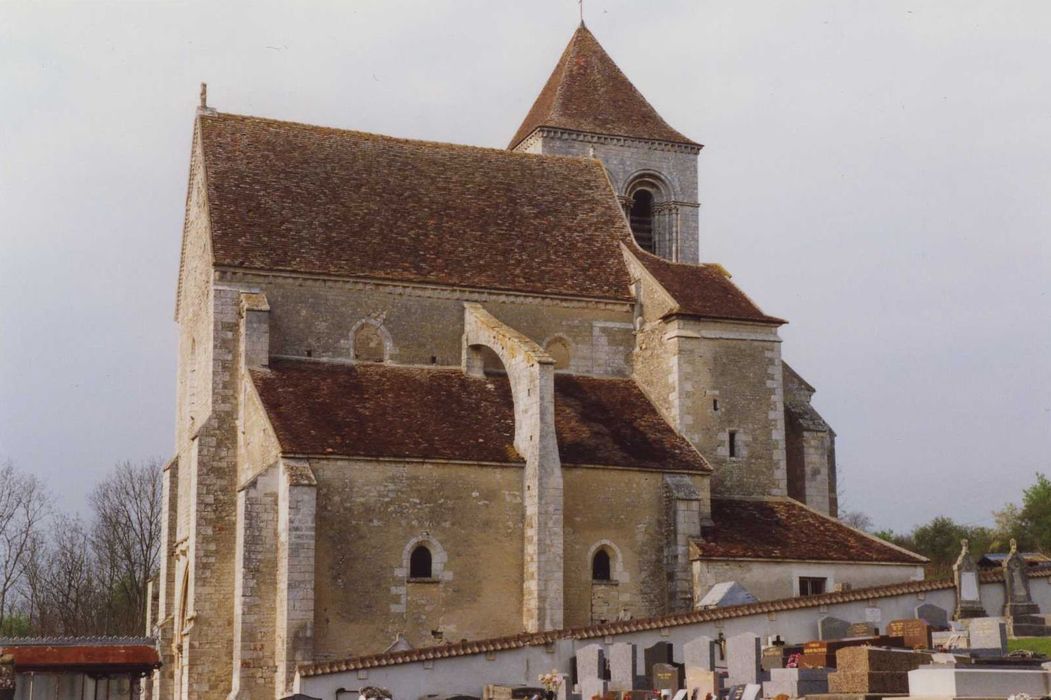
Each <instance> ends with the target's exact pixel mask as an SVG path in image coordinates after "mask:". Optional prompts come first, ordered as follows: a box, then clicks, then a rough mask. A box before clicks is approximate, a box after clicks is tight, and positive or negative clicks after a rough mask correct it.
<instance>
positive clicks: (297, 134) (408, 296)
mask: <svg viewBox="0 0 1051 700" xmlns="http://www.w3.org/2000/svg"><path fill="white" fill-rule="evenodd" d="M509 131H510V129H509ZM700 151H701V145H700V144H698V143H696V142H695V141H693V140H691V139H690V138H688V137H687V136H684V135H683V134H681V133H680V132H678V131H676V130H675V129H674V128H672V127H671V126H670V125H669V124H667V123H666V122H665V121H664V120H663V119H662V118H661V117H660V115H658V113H657V112H656V110H655V109H654V108H653V107H652V106H651V105H650V104H649V102H647V101H646V99H645V98H644V97H643V96H642V95H641V94H640V92H639V91H638V90H637V89H636V88H635V87H634V86H633V85H632V83H631V82H630V81H629V80H628V79H627V77H625V75H624V74H623V73H622V72H621V70H620V69H619V68H618V67H617V66H616V65H615V64H614V62H613V61H612V60H611V58H610V57H609V56H608V55H607V54H606V52H605V51H604V50H603V48H602V47H601V46H600V45H599V43H598V42H597V41H596V39H595V37H594V36H593V35H592V34H591V33H590V32H589V31H588V30H587V29H586V28H585V27H584V25H583V24H581V26H580V28H579V29H577V30H576V32H575V33H574V35H573V37H572V38H571V40H570V42H569V45H568V46H567V47H566V50H565V52H564V53H563V55H562V57H561V59H560V60H559V61H558V64H557V65H556V67H555V69H554V71H553V72H552V74H551V77H550V78H549V79H548V81H547V83H546V84H545V85H544V86H543V88H542V90H541V91H540V94H539V96H538V97H537V99H536V101H535V103H534V104H533V107H532V109H531V110H530V111H529V113H528V115H526V117H525V120H524V121H523V122H522V124H521V126H520V127H519V128H518V130H517V132H515V134H514V137H513V138H512V139H511V141H510V143H509V145H508V147H507V148H506V149H503V150H501V149H492V148H478V147H473V146H462V145H450V144H444V143H431V142H425V141H413V140H407V139H401V138H392V137H389V136H382V135H377V134H369V133H361V132H357V131H348V130H344V129H336V128H328V127H322V126H311V125H306V124H298V123H291V122H282V121H276V120H272V119H265V118H259V117H248V116H238V115H234V114H226V113H221V112H218V111H216V110H215V109H213V108H211V107H208V106H207V105H206V104H205V101H204V100H202V105H201V107H200V108H199V109H198V112H197V116H196V120H195V122H194V131H193V147H192V152H191V155H190V167H189V185H188V194H187V198H186V217H185V224H184V229H183V240H182V256H181V263H180V268H179V279H178V289H177V301H176V308H175V320H176V321H177V323H178V325H179V368H178V391H177V394H178V395H177V425H176V445H177V450H176V456H175V457H174V458H173V459H172V461H171V462H170V464H169V465H168V466H167V468H166V471H165V475H166V479H165V507H166V513H165V520H164V527H165V530H164V540H165V548H164V556H163V557H162V560H163V563H162V571H161V577H160V582H159V589H160V595H159V603H158V605H157V609H156V610H154V611H152V612H151V621H152V624H153V625H154V630H155V633H156V635H157V636H158V638H159V639H160V640H161V642H160V643H161V649H162V653H163V654H164V659H165V665H164V668H163V669H161V670H160V671H159V672H158V675H157V677H156V678H155V683H156V685H155V688H156V690H157V692H158V693H159V697H162V698H170V697H178V698H224V697H227V696H229V697H249V698H265V697H270V698H272V697H282V696H283V695H285V694H286V692H287V691H288V689H289V688H290V687H291V682H292V678H293V676H294V673H295V669H296V666H297V664H301V663H305V662H316V661H325V660H329V659H337V658H346V657H348V656H354V655H360V654H368V653H376V652H382V651H384V650H387V649H392V648H393V649H404V648H410V647H422V646H428V645H436V644H446V643H450V642H458V641H460V640H463V639H470V640H477V639H485V638H491V637H500V636H506V635H514V634H518V633H522V632H527V631H538V630H551V629H560V628H567V627H575V626H585V625H592V624H601V623H603V622H605V621H613V620H617V619H626V618H644V617H652V616H658V615H663V614H668V613H671V612H676V611H682V610H686V609H690V608H692V607H694V606H695V605H697V604H698V603H699V601H700V599H701V598H702V597H703V596H704V594H705V593H706V592H708V590H709V589H710V588H711V587H712V586H713V585H714V584H716V583H721V582H727V581H736V582H738V583H739V584H740V585H741V586H743V587H744V588H746V589H747V590H749V591H750V592H751V593H752V594H753V595H755V596H757V597H758V598H760V599H774V598H787V597H792V596H797V595H811V594H817V593H822V592H825V591H832V590H834V589H836V588H841V587H844V586H866V585H876V584H882V583H888V582H896V581H902V580H907V579H914V578H922V576H923V569H922V566H923V563H924V560H923V559H922V558H920V557H918V556H916V555H914V554H911V553H909V552H906V551H904V550H901V549H898V548H895V547H893V546H891V545H889V544H886V543H883V542H881V541H879V540H876V539H875V538H872V537H870V536H868V535H865V534H864V533H860V532H858V531H855V530H852V529H850V528H848V527H846V526H844V525H842V524H840V523H839V522H838V521H837V520H835V516H836V466H835V433H834V432H833V431H832V429H831V428H830V427H829V425H828V424H827V423H826V422H825V421H824V420H823V419H822V417H821V416H820V415H818V413H817V411H815V409H814V408H813V406H812V405H811V396H812V394H813V393H814V388H813V387H812V386H810V385H809V384H808V383H807V382H806V380H804V379H803V378H802V377H800V376H799V375H798V374H796V373H795V372H794V371H793V370H792V369H791V368H790V367H789V366H788V365H787V364H786V363H784V362H783V361H782V351H781V341H780V338H779V337H778V328H779V327H780V326H781V325H782V324H783V323H785V321H783V320H781V319H780V318H777V317H776V316H773V315H770V314H768V313H766V312H765V311H764V310H762V309H761V308H760V307H759V306H758V305H757V304H756V303H755V302H754V301H753V300H752V299H750V298H749V297H748V296H747V295H746V294H745V293H744V292H742V291H741V290H740V289H739V288H738V287H737V286H736V285H735V284H734V282H733V281H732V280H731V277H730V274H729V273H728V272H727V271H726V270H725V269H723V268H722V267H721V266H720V265H718V264H715V263H702V262H701V259H702V257H703V256H702V253H703V250H702V248H701V245H700V243H701V239H700V236H699V225H698V211H699V204H698V201H699V200H698V181H697V159H698V154H699V153H700ZM713 176H717V174H713Z"/></svg>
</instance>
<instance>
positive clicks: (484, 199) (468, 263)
mask: <svg viewBox="0 0 1051 700" xmlns="http://www.w3.org/2000/svg"><path fill="white" fill-rule="evenodd" d="M199 139H200V147H201V152H202V153H203V157H204V166H205V177H206V180H207V193H208V210H209V217H210V224H211V233H212V248H213V254H214V258H215V264H216V265H220V266H229V267H239V268H249V269H258V270H276V271H291V272H298V273H307V274H322V275H335V276H344V277H364V278H370V279H381V280H390V281H395V282H415V283H424V284H436V285H443V286H457V287H470V288H475V289H491V290H502V291H511V292H523V293H533V294H544V295H560V296H573V297H588V298H601V299H614V300H621V301H627V300H629V299H630V294H629V285H630V280H629V278H628V273H627V270H626V268H625V265H624V261H623V258H622V256H621V254H620V250H619V243H618V241H619V239H620V238H621V237H622V236H623V235H624V233H625V231H626V229H627V224H626V223H625V221H624V215H623V213H622V212H621V210H620V206H619V204H618V203H617V200H616V197H615V196H614V194H613V190H612V188H611V187H610V184H609V181H608V179H607V178H606V174H605V172H604V171H603V169H602V165H601V164H600V163H598V162H597V161H593V160H587V159H583V158H563V157H554V156H536V155H530V154H523V153H510V152H508V151H504V150H497V149H491V148H477V147H473V146H459V145H452V144H444V143H432V142H427V141H412V140H408V139H399V138H393V137H390V136H379V135H376V134H366V133H362V132H357V131H346V130H341V129H329V128H324V127H317V126H309V125H306V124H296V123H291V122H282V121H276V120H272V119H260V118H256V117H244V116H236V115H231V114H215V115H201V116H200V117H199ZM584 261H586V264H585V262H584Z"/></svg>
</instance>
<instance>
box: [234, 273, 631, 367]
mask: <svg viewBox="0 0 1051 700" xmlns="http://www.w3.org/2000/svg"><path fill="white" fill-rule="evenodd" d="M220 276H221V279H223V280H224V283H226V284H231V285H237V286H240V287H243V288H246V289H257V290H260V291H263V292H265V294H266V298H267V300H268V302H269V306H270V338H269V343H270V354H271V355H278V356H293V357H307V356H308V353H309V356H310V357H313V358H320V359H334V360H350V359H351V358H352V346H351V331H352V329H353V328H354V327H355V325H357V324H358V323H360V322H361V321H362V319H366V318H370V319H374V320H379V321H380V322H381V323H382V326H383V328H384V329H385V330H386V332H388V333H389V334H390V339H391V344H392V348H391V352H390V357H389V361H390V362H392V363H395V364H405V365H432V364H434V365H440V366H447V367H448V366H459V365H460V361H461V354H462V346H461V339H462V336H463V327H464V326H463V303H464V301H465V300H473V301H479V302H484V304H485V307H486V308H487V309H488V310H489V311H491V312H492V313H493V315H495V316H496V317H497V318H499V319H500V320H502V321H504V322H505V323H507V324H508V325H510V326H512V327H514V328H515V329H517V330H518V331H520V332H521V333H523V334H525V335H526V336H528V337H529V338H531V339H533V340H534V341H536V342H537V343H538V344H540V345H541V346H543V345H545V344H546V343H547V342H548V341H549V340H551V339H552V338H555V337H558V338H562V339H563V340H565V341H567V343H568V345H569V348H570V357H571V361H570V366H569V371H571V372H575V373H582V374H597V375H614V376H628V375H629V374H630V371H631V369H630V362H631V352H632V346H633V343H634V339H633V337H632V327H631V307H630V304H628V303H609V302H582V301H565V302H561V301H559V300H555V299H547V300H540V299H538V298H533V297H528V296H523V295H502V294H486V293H474V292H466V291H460V292H456V291H451V290H450V291H442V290H434V289H430V288H427V287H409V286H395V285H382V284H369V283H359V282H347V281H333V280H318V279H310V278H305V279H304V278H291V277H285V276H279V275H257V274H242V273H233V272H223V273H220ZM625 291H627V290H625Z"/></svg>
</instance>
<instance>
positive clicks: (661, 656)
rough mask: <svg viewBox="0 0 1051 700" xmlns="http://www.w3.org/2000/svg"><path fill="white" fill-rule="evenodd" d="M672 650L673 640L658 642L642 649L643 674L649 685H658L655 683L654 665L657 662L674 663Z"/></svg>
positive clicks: (652, 686)
mask: <svg viewBox="0 0 1051 700" xmlns="http://www.w3.org/2000/svg"><path fill="white" fill-rule="evenodd" d="M672 652H673V647H672V644H671V642H657V643H656V644H654V645H653V646H651V647H646V648H645V649H643V650H642V665H643V668H642V674H643V675H644V676H645V677H646V680H647V685H648V687H650V688H654V687H656V686H654V685H653V666H654V665H655V664H671V663H674V660H673V659H672Z"/></svg>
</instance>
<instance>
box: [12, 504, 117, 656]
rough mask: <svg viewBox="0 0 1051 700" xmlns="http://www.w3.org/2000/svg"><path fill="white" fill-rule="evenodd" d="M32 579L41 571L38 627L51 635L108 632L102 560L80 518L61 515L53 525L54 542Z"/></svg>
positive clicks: (39, 631) (52, 539) (40, 631)
mask: <svg viewBox="0 0 1051 700" xmlns="http://www.w3.org/2000/svg"><path fill="white" fill-rule="evenodd" d="M39 565H40V567H39V571H33V573H32V574H31V575H30V576H29V579H30V581H33V579H34V578H35V577H36V575H37V574H39V575H40V577H41V578H40V581H39V584H40V600H39V601H38V603H39V608H38V613H37V620H36V628H37V630H38V633H41V634H51V635H90V634H104V633H106V632H107V630H106V629H105V624H104V622H103V621H101V620H100V618H101V617H102V610H101V608H102V604H103V603H104V602H105V601H104V598H105V592H104V591H101V590H100V587H99V585H98V578H97V572H98V564H97V562H96V560H95V556H94V552H93V549H92V547H91V538H90V536H89V534H88V532H87V530H86V529H85V527H84V525H83V524H82V523H81V522H80V520H79V519H78V518H71V517H68V516H61V517H59V518H58V519H57V520H56V521H55V527H54V528H53V529H52V534H51V546H50V548H48V550H47V551H46V558H45V560H44V561H43V562H39Z"/></svg>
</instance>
